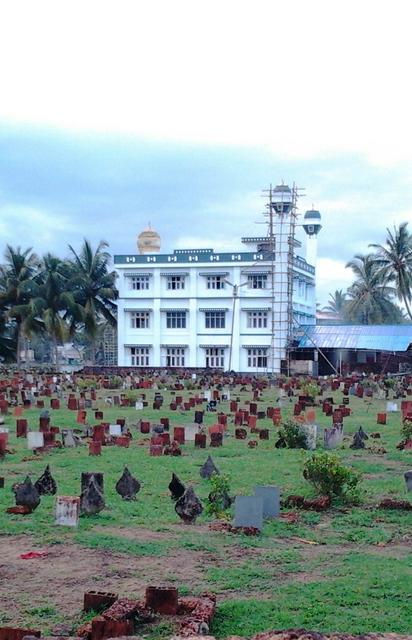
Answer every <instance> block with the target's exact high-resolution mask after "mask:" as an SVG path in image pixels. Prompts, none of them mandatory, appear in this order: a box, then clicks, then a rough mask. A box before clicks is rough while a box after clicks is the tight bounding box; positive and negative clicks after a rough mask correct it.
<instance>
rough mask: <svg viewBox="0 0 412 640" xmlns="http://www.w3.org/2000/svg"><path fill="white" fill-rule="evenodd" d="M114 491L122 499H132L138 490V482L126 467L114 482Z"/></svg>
mask: <svg viewBox="0 0 412 640" xmlns="http://www.w3.org/2000/svg"><path fill="white" fill-rule="evenodd" d="M116 491H117V493H118V494H119V495H120V496H122V498H123V500H134V499H135V498H136V495H137V494H138V493H139V491H140V482H139V481H138V480H137V478H135V477H134V476H133V475H132V474H131V473H130V471H129V469H128V468H127V467H125V468H124V471H123V473H122V475H121V477H120V478H119V480H118V481H117V482H116Z"/></svg>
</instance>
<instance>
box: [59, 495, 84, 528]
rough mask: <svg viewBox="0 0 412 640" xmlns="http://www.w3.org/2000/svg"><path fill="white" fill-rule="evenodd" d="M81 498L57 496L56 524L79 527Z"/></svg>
mask: <svg viewBox="0 0 412 640" xmlns="http://www.w3.org/2000/svg"><path fill="white" fill-rule="evenodd" d="M79 513H80V498H77V497H74V496H57V498H56V507H55V518H54V524H57V525H60V526H64V527H77V526H78V524H79Z"/></svg>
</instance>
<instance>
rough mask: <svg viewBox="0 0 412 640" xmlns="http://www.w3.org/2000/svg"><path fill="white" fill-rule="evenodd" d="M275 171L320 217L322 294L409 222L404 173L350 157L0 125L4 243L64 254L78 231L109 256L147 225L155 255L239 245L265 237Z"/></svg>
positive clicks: (130, 248) (130, 249)
mask: <svg viewBox="0 0 412 640" xmlns="http://www.w3.org/2000/svg"><path fill="white" fill-rule="evenodd" d="M281 179H284V180H285V182H288V183H289V184H291V183H292V182H293V181H296V183H297V184H299V185H303V186H305V187H306V190H305V191H304V192H302V197H301V199H300V200H299V212H300V214H301V215H303V214H304V212H305V210H306V209H309V208H310V207H311V206H312V204H313V205H314V206H315V207H316V208H318V209H319V210H320V212H321V215H322V225H323V227H322V230H321V232H320V234H319V239H318V255H319V269H318V271H319V294H318V297H319V299H320V301H321V302H324V301H325V302H326V298H327V296H328V293H329V291H334V290H335V289H340V288H345V287H346V285H347V283H348V278H349V275H350V274H349V272H346V271H345V270H344V269H343V267H342V265H344V264H345V263H346V262H347V261H348V260H350V259H351V258H352V256H353V255H354V254H355V253H358V252H360V253H367V252H368V251H370V249H369V248H368V244H369V243H371V242H378V243H380V242H383V241H384V238H385V229H386V227H387V226H391V225H392V224H393V223H395V222H396V223H399V222H401V221H403V220H408V219H411V216H410V202H411V201H412V192H411V186H412V185H411V182H410V180H409V178H408V175H407V171H406V169H405V168H402V169H399V168H398V167H392V168H391V169H385V170H383V169H382V168H380V167H376V166H371V165H370V164H369V163H367V162H365V161H364V160H362V159H361V158H360V157H359V156H353V155H348V156H339V157H332V156H328V157H326V158H322V159H318V160H314V159H311V160H296V159H294V160H285V159H284V158H280V157H279V156H278V155H276V154H275V153H273V152H269V151H268V150H263V149H261V148H257V147H240V146H238V147H236V148H232V147H225V146H213V145H206V146H205V145H193V144H189V145H184V144H180V145H177V144H172V143H165V142H162V143H160V142H154V141H148V140H143V139H138V138H136V137H128V136H119V135H110V136H109V135H106V136H103V135H101V134H93V135H92V134H90V133H89V134H87V135H86V134H80V133H78V134H76V135H73V134H69V133H67V132H66V133H64V132H57V131H55V130H51V129H46V128H40V129H39V128H31V127H24V128H13V127H3V128H1V127H0V194H1V205H0V220H1V222H0V231H1V232H2V238H3V243H4V244H5V243H6V242H11V243H12V244H20V245H23V246H33V247H34V249H35V250H36V252H38V253H39V254H42V253H44V252H46V251H53V252H55V253H57V254H58V255H61V256H65V255H67V245H68V244H69V243H70V244H72V245H74V246H75V247H79V245H80V243H81V242H82V239H83V238H84V237H87V238H89V239H90V240H91V241H92V242H93V243H94V244H96V243H97V242H99V240H101V239H105V240H107V241H108V242H109V243H110V251H111V252H112V253H118V254H125V253H134V252H135V251H136V237H137V235H138V233H139V232H140V231H141V230H142V229H143V228H144V227H145V226H146V225H147V223H148V222H151V224H152V226H153V227H154V228H155V229H156V230H157V231H158V232H159V233H160V236H161V239H162V251H165V252H169V251H170V252H171V251H173V249H175V248H197V247H199V248H200V247H211V248H214V249H215V250H216V251H219V250H220V251H231V250H238V249H240V248H244V246H243V245H242V244H241V237H242V236H247V235H265V234H266V227H265V224H264V218H263V216H262V215H261V214H262V212H263V211H264V208H265V199H264V198H262V195H264V194H262V190H261V189H262V188H267V187H268V185H269V184H270V183H271V182H272V183H273V184H276V183H278V182H280V180H281ZM303 194H304V195H303ZM298 222H299V225H298V229H297V232H298V236H299V238H300V239H302V240H303V242H304V240H305V235H304V232H303V229H302V227H301V226H300V225H301V223H302V219H301V218H300V219H299V221H298ZM257 223H260V224H257ZM262 223H263V224H262ZM300 253H301V254H303V255H305V248H304V246H303V247H302V249H301V250H300ZM328 261H331V262H328ZM331 274H332V275H331Z"/></svg>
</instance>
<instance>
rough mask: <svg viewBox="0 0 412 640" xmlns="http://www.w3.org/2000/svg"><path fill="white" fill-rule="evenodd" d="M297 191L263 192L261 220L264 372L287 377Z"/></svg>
mask: <svg viewBox="0 0 412 640" xmlns="http://www.w3.org/2000/svg"><path fill="white" fill-rule="evenodd" d="M300 190H301V189H299V188H298V187H297V186H296V185H295V183H293V186H292V188H290V187H288V186H287V185H284V184H282V185H278V186H277V187H274V188H273V187H272V185H270V187H269V189H265V190H264V191H263V193H264V197H265V198H266V199H267V203H266V211H265V212H264V216H265V217H266V219H267V226H268V233H267V240H266V242H265V246H263V247H262V252H263V254H264V259H265V261H267V262H269V264H270V272H269V273H270V307H271V342H270V351H269V358H268V363H267V365H268V366H267V370H268V372H269V373H271V374H272V375H273V374H276V373H280V372H281V370H282V369H283V370H286V373H287V374H289V370H290V366H289V360H290V357H289V356H290V351H291V346H292V341H293V324H294V323H293V267H294V261H295V246H296V238H295V234H296V223H297V217H298V207H297V201H298V197H299V191H300Z"/></svg>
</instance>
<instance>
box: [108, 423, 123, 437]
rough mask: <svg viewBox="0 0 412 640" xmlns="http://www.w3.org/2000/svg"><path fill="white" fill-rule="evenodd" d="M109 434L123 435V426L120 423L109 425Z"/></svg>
mask: <svg viewBox="0 0 412 640" xmlns="http://www.w3.org/2000/svg"><path fill="white" fill-rule="evenodd" d="M109 434H110V435H111V436H116V437H117V436H121V435H122V426H121V425H120V424H111V425H110V426H109Z"/></svg>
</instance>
